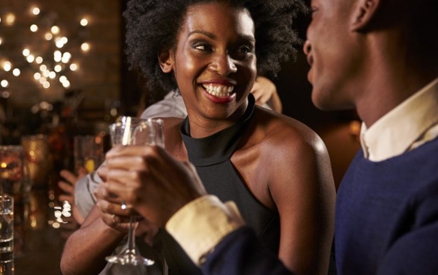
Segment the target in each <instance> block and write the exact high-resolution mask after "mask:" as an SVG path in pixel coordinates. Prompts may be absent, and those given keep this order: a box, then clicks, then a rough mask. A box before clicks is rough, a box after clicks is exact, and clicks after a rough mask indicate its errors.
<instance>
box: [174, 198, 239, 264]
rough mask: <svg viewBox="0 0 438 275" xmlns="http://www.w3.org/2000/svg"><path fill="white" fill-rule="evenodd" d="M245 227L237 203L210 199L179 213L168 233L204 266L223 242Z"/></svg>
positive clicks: (196, 203) (194, 260) (200, 201)
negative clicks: (220, 242) (229, 235)
mask: <svg viewBox="0 0 438 275" xmlns="http://www.w3.org/2000/svg"><path fill="white" fill-rule="evenodd" d="M244 224H245V222H244V221H243V219H242V217H241V215H240V213H239V210H238V209H237V206H236V205H235V203H234V202H231V201H230V202H226V203H222V202H221V201H220V200H219V199H218V198H217V197H216V196H212V195H206V196H202V197H200V198H198V199H196V200H194V201H192V202H190V203H188V204H187V205H185V206H184V207H183V208H181V209H180V210H179V211H178V212H176V213H175V214H174V215H173V216H172V217H171V218H170V220H169V221H168V222H167V224H166V230H167V231H168V232H169V234H170V235H172V237H173V238H174V239H175V240H176V241H177V242H178V243H179V244H180V245H181V247H182V248H183V249H184V251H185V252H186V253H187V255H188V256H189V257H190V258H191V259H192V261H193V262H194V263H195V264H196V265H197V266H200V265H201V264H202V263H203V262H204V261H205V258H206V256H207V255H208V254H209V253H211V252H212V251H213V250H214V247H215V246H216V245H217V244H218V243H219V241H220V240H222V238H224V237H225V236H226V235H228V234H229V233H230V232H232V231H234V230H236V229H238V228H240V227H242V226H243V225H244Z"/></svg>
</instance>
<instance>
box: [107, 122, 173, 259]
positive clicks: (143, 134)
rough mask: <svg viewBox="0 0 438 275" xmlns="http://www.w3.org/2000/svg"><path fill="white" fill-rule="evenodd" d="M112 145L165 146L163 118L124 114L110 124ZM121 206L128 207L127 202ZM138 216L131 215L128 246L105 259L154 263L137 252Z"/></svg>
mask: <svg viewBox="0 0 438 275" xmlns="http://www.w3.org/2000/svg"><path fill="white" fill-rule="evenodd" d="M110 135H111V143H112V146H119V145H122V146H126V145H157V146H161V147H164V138H163V120H161V119H141V118H135V117H129V116H123V117H121V118H119V119H118V120H117V122H116V123H114V124H111V125H110ZM120 207H121V208H122V209H126V208H127V206H126V203H125V202H124V201H122V202H121V205H120ZM135 223H136V216H133V215H131V216H130V221H129V231H128V248H127V249H126V250H125V251H123V252H122V253H120V254H119V255H112V256H108V257H106V258H105V259H106V260H107V261H108V262H110V263H116V264H121V265H146V266H148V265H153V264H154V261H153V260H151V259H147V258H145V257H143V256H141V255H140V254H137V252H136V248H135Z"/></svg>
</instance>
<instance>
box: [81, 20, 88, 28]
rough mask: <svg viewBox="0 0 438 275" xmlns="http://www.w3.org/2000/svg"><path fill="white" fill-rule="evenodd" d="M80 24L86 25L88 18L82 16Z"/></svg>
mask: <svg viewBox="0 0 438 275" xmlns="http://www.w3.org/2000/svg"><path fill="white" fill-rule="evenodd" d="M79 24H81V26H82V27H85V26H87V25H88V20H87V19H86V18H82V19H81V22H80V23H79Z"/></svg>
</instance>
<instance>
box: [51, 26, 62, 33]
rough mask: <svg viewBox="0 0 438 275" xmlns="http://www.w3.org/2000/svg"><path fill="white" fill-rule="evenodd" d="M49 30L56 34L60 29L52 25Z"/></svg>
mask: <svg viewBox="0 0 438 275" xmlns="http://www.w3.org/2000/svg"><path fill="white" fill-rule="evenodd" d="M50 31H51V32H52V33H53V34H58V33H59V32H60V31H61V30H60V29H59V27H58V26H53V27H52V28H50Z"/></svg>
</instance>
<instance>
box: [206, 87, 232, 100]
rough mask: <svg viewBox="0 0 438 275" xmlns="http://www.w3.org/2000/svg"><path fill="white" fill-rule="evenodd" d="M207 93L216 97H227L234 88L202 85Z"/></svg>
mask: <svg viewBox="0 0 438 275" xmlns="http://www.w3.org/2000/svg"><path fill="white" fill-rule="evenodd" d="M202 86H203V87H204V89H205V90H206V91H207V93H209V94H211V95H214V96H216V97H227V96H229V95H230V93H231V92H232V91H233V90H234V86H223V85H213V84H208V85H202Z"/></svg>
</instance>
